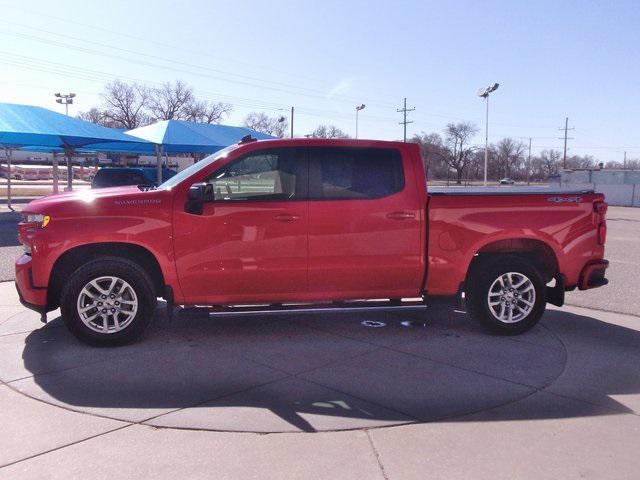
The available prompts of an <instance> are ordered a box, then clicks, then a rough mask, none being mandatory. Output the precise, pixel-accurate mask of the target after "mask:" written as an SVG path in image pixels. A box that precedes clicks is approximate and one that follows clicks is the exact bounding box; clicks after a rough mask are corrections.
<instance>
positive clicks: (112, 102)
mask: <svg viewBox="0 0 640 480" xmlns="http://www.w3.org/2000/svg"><path fill="white" fill-rule="evenodd" d="M102 99H103V100H104V103H105V108H104V109H103V110H102V118H103V121H105V122H110V123H111V124H112V125H113V126H114V127H119V128H126V129H127V130H130V129H132V128H136V127H140V126H142V125H145V124H147V123H148V122H149V117H148V115H147V113H146V111H145V108H146V106H147V101H148V92H147V89H146V88H144V87H142V86H140V85H138V84H135V83H134V84H128V83H124V82H121V81H120V80H114V81H113V82H112V83H110V84H108V85H106V86H105V91H104V93H103V94H102Z"/></svg>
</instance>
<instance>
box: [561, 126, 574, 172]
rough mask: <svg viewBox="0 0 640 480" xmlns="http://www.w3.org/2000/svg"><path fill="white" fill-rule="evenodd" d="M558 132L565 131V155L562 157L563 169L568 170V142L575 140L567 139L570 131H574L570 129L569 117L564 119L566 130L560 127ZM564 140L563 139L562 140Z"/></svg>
mask: <svg viewBox="0 0 640 480" xmlns="http://www.w3.org/2000/svg"><path fill="white" fill-rule="evenodd" d="M558 130H564V155H563V156H562V168H563V169H565V170H566V168H567V140H573V138H569V137H567V133H568V132H569V130H573V127H572V128H569V117H566V118H565V119H564V128H562V127H560V128H559V129H558ZM560 140H562V138H561V139H560Z"/></svg>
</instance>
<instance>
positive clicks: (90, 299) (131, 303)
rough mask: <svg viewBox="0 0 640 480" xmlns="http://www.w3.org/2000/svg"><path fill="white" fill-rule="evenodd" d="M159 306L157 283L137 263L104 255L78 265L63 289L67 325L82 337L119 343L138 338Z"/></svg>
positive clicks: (91, 341)
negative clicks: (155, 290)
mask: <svg viewBox="0 0 640 480" xmlns="http://www.w3.org/2000/svg"><path fill="white" fill-rule="evenodd" d="M155 306H156V296H155V293H154V289H153V283H152V281H151V279H150V278H149V276H148V275H147V273H146V272H145V271H144V270H143V269H142V268H141V267H140V266H139V265H137V264H135V263H134V262H131V261H129V260H126V259H123V258H118V257H100V258H98V259H95V260H93V261H91V262H89V263H87V264H86V265H83V266H82V267H80V268H78V269H77V270H76V271H75V272H73V274H72V275H71V277H70V278H69V280H68V282H67V284H66V286H65V288H64V289H63V292H62V298H61V302H60V307H61V311H62V318H63V319H64V322H65V324H66V325H67V328H68V329H69V330H70V331H71V333H73V334H74V335H75V336H76V337H77V338H78V339H80V340H81V341H83V342H85V343H88V344H91V345H96V346H116V345H123V344H125V343H130V342H132V341H134V340H136V339H137V338H138V337H139V336H140V335H141V334H142V332H143V331H144V329H145V328H146V327H147V325H148V324H149V322H150V321H151V319H152V318H153V313H154V310H155Z"/></svg>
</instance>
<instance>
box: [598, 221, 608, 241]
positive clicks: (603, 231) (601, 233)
mask: <svg viewBox="0 0 640 480" xmlns="http://www.w3.org/2000/svg"><path fill="white" fill-rule="evenodd" d="M606 241H607V222H604V221H603V222H602V223H601V224H600V225H598V244H599V245H604V242H606Z"/></svg>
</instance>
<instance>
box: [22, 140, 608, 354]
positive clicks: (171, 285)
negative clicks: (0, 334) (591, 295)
mask: <svg viewBox="0 0 640 480" xmlns="http://www.w3.org/2000/svg"><path fill="white" fill-rule="evenodd" d="M424 178H425V174H424V169H423V164H422V160H421V158H420V150H419V148H418V146H417V145H415V144H411V143H401V142H381V141H364V140H345V139H331V140H322V139H312V138H309V139H281V140H266V141H255V140H253V141H251V140H246V141H243V142H241V144H239V145H233V146H231V147H228V148H226V149H224V150H221V151H220V152H218V153H217V154H215V155H212V156H210V157H208V158H206V159H205V160H202V161H200V162H198V163H196V164H194V165H192V166H190V167H188V168H187V169H185V170H183V171H181V172H180V173H178V174H177V175H175V176H173V177H172V178H170V179H169V180H167V181H166V182H164V183H163V184H162V185H160V186H159V187H158V189H155V190H154V189H139V188H135V187H122V188H114V189H109V190H94V191H92V192H86V191H84V192H68V193H63V194H59V195H55V196H48V197H44V198H42V199H38V200H34V201H32V202H31V203H29V204H28V205H26V206H25V208H24V210H23V215H24V217H23V221H22V222H21V223H20V224H19V226H18V229H19V239H20V241H21V243H22V244H23V245H24V248H25V254H24V255H23V256H22V257H21V258H20V259H18V260H17V262H16V286H17V288H18V292H19V294H20V299H21V301H22V302H23V304H24V305H26V306H28V307H29V308H32V309H34V310H36V311H38V312H40V313H41V314H43V313H45V312H47V311H50V310H53V309H56V308H58V306H60V307H61V310H62V317H63V319H64V321H65V323H66V325H67V327H68V328H69V329H70V330H71V331H72V332H73V333H74V334H75V335H76V336H77V337H78V338H80V339H81V340H83V341H85V342H88V343H91V344H98V345H117V344H121V343H125V342H129V341H131V340H133V339H135V338H137V337H138V336H139V335H140V334H141V333H142V332H143V330H144V329H145V327H146V326H147V325H148V324H149V322H150V321H151V319H152V317H153V314H154V309H155V307H156V299H157V297H163V298H165V299H166V301H167V304H168V306H169V308H171V307H172V306H173V305H174V304H177V305H183V306H210V311H211V313H212V314H224V315H234V314H242V315H244V314H246V313H247V312H251V313H255V312H262V311H264V310H270V311H277V312H285V313H286V312H288V311H296V312H300V311H312V312H317V311H319V310H322V309H323V308H325V309H329V310H344V309H353V310H357V309H365V310H367V311H371V310H389V309H390V310H394V309H398V310H402V309H416V308H419V309H423V308H424V307H425V305H426V304H430V303H431V302H436V301H439V302H442V301H447V302H451V304H452V305H455V304H457V303H459V302H464V304H465V308H466V309H467V311H468V312H470V313H471V316H472V317H473V318H475V319H477V320H479V321H481V322H482V323H484V324H485V325H486V326H487V327H489V328H490V329H492V330H494V331H497V332H500V333H503V334H517V333H521V332H524V331H526V330H528V329H530V328H531V327H532V326H533V325H535V324H536V323H537V322H538V320H539V319H540V317H541V315H542V313H543V312H544V310H545V307H546V304H547V303H552V304H554V305H558V306H561V305H562V304H563V302H564V294H565V291H568V290H573V289H575V288H579V289H580V290H585V289H589V288H595V287H600V286H602V285H605V284H606V283H607V279H606V278H605V270H606V269H607V266H608V262H607V261H606V260H604V259H603V256H604V245H605V238H606V232H607V225H606V221H605V215H606V211H607V204H606V203H605V201H604V196H603V195H602V194H600V193H594V192H593V191H592V190H581V191H575V192H570V191H567V190H558V191H554V190H551V189H539V188H538V189H531V190H529V191H527V190H526V189H525V188H523V189H521V190H518V191H513V190H502V191H501V190H499V189H486V190H483V189H482V188H480V189H438V190H436V189H433V188H431V189H430V191H429V192H427V186H426V182H425V181H424ZM416 298H418V299H419V300H418V301H408V300H403V299H416ZM362 299H364V300H366V301H361V300H362ZM381 299H382V300H381ZM247 304H253V305H255V306H253V307H251V306H249V307H247ZM265 305H268V306H265ZM44 318H46V317H44Z"/></svg>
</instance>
